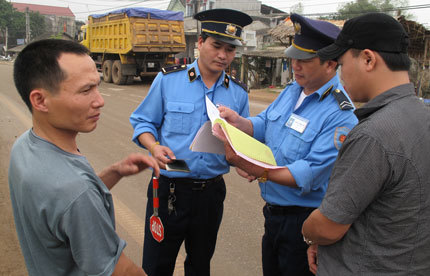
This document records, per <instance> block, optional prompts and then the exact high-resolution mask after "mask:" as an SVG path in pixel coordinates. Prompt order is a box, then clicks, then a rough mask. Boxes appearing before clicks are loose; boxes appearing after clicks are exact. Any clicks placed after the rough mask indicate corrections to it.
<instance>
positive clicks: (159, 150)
mask: <svg viewBox="0 0 430 276" xmlns="http://www.w3.org/2000/svg"><path fill="white" fill-rule="evenodd" d="M152 156H153V157H154V158H155V159H156V160H157V162H158V166H160V168H161V169H164V170H165V169H166V163H170V162H172V159H176V156H175V154H173V151H172V150H171V149H170V148H169V147H166V146H162V145H156V146H154V148H153V149H152Z"/></svg>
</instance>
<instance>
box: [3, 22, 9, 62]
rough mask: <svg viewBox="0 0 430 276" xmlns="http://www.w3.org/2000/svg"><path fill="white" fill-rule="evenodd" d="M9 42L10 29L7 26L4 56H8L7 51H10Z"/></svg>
mask: <svg viewBox="0 0 430 276" xmlns="http://www.w3.org/2000/svg"><path fill="white" fill-rule="evenodd" d="M8 40H9V29H8V28H7V26H6V40H5V42H4V46H5V49H4V50H5V52H4V55H5V56H6V51H7V50H8V45H7V41H8Z"/></svg>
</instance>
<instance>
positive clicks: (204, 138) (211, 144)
mask: <svg viewBox="0 0 430 276" xmlns="http://www.w3.org/2000/svg"><path fill="white" fill-rule="evenodd" d="M190 149H191V150H192V151H198V152H208V153H216V154H225V149H224V143H223V142H222V141H220V140H219V139H218V138H216V137H215V136H213V135H212V122H211V121H207V122H206V123H204V124H203V125H202V127H201V128H200V129H199V131H198V132H197V134H196V137H194V140H193V142H192V143H191V146H190Z"/></svg>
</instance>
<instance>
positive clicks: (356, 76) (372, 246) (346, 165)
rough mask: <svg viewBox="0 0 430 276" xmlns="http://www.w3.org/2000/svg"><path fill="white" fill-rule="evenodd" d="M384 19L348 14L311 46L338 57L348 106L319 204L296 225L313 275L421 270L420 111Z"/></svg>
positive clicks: (400, 32) (426, 181) (398, 30)
mask: <svg viewBox="0 0 430 276" xmlns="http://www.w3.org/2000/svg"><path fill="white" fill-rule="evenodd" d="M407 46H408V39H407V34H406V32H405V30H404V29H403V27H402V25H401V24H400V23H399V22H397V21H396V20H395V19H394V18H392V17H390V16H388V15H385V14H380V13H369V14H366V15H363V16H359V17H356V18H353V19H350V20H348V21H347V22H346V23H345V25H344V27H343V29H342V31H341V33H340V34H339V37H338V38H337V40H336V41H335V43H334V44H332V45H330V46H328V47H327V48H324V49H322V50H321V51H320V52H318V55H321V56H322V57H323V58H326V59H338V61H339V64H340V65H341V70H342V78H343V80H344V83H345V88H346V90H347V91H348V93H349V94H350V96H351V98H352V99H353V100H355V101H360V102H367V103H366V104H365V105H364V106H363V107H362V108H360V109H357V110H356V111H355V114H356V115H357V118H358V119H359V124H358V125H357V126H356V127H355V128H354V129H353V130H352V131H351V132H350V133H349V134H348V136H347V138H346V140H345V141H344V143H343V145H342V148H341V149H340V151H339V156H338V159H337V160H336V163H335V166H334V168H333V171H332V175H331V178H330V183H329V185H328V189H327V193H326V195H325V197H324V199H323V201H322V203H321V206H320V207H319V208H318V209H317V210H315V211H314V212H313V213H312V214H311V215H310V216H309V218H308V219H307V220H306V221H305V223H304V224H303V229H302V232H303V236H304V240H305V241H306V242H307V243H308V244H309V245H310V247H309V249H308V259H309V267H310V270H311V271H312V272H314V273H316V274H318V275H353V274H354V275H355V274H357V275H366V276H367V275H396V276H397V275H404V276H409V275H430V262H429V260H430V220H429V217H430V169H429V168H430V158H429V156H430V136H429V134H430V132H429V130H430V112H429V110H428V109H427V108H426V107H425V106H424V104H423V103H422V102H421V101H420V100H419V99H418V98H417V97H416V96H415V91H414V86H413V84H411V83H409V76H408V69H409V66H410V60H409V57H408V56H407Z"/></svg>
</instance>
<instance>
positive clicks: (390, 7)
mask: <svg viewBox="0 0 430 276" xmlns="http://www.w3.org/2000/svg"><path fill="white" fill-rule="evenodd" d="M408 2H409V1H408V0H356V1H355V2H349V3H346V4H343V5H341V6H340V8H339V9H338V11H337V12H338V14H337V15H335V16H334V19H341V20H347V19H350V18H353V17H356V16H358V15H360V14H363V13H368V12H384V13H387V14H390V15H395V14H397V15H400V14H402V11H397V10H396V7H405V6H407V5H408ZM408 16H409V15H408Z"/></svg>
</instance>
